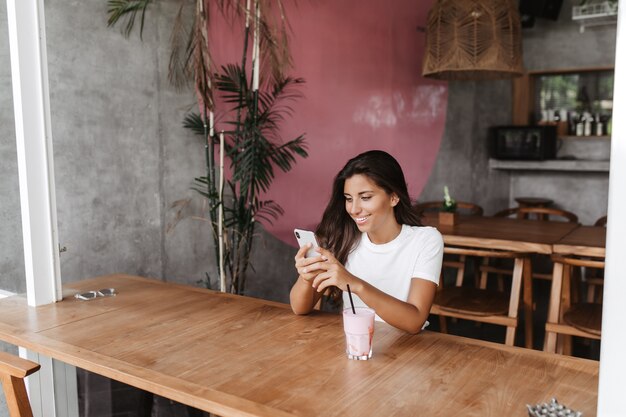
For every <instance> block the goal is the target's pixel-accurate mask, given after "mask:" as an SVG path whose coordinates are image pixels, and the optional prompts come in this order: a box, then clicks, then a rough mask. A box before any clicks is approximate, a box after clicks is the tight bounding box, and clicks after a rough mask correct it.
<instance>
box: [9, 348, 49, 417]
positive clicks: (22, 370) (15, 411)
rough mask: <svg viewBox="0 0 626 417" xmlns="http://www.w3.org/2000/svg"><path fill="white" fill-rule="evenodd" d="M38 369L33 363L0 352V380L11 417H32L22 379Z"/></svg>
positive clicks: (37, 365)
mask: <svg viewBox="0 0 626 417" xmlns="http://www.w3.org/2000/svg"><path fill="white" fill-rule="evenodd" d="M39 368H40V365H39V364H37V363H35V362H32V361H29V360H26V359H22V358H20V357H17V356H15V355H11V354H9V353H6V352H0V379H1V380H2V387H3V388H4V396H5V397H6V401H7V406H8V408H9V415H10V416H11V417H33V411H32V409H31V408H30V402H29V401H28V394H27V393H26V385H25V384H24V378H25V377H27V376H28V375H30V374H32V373H34V372H37V371H38V370H39Z"/></svg>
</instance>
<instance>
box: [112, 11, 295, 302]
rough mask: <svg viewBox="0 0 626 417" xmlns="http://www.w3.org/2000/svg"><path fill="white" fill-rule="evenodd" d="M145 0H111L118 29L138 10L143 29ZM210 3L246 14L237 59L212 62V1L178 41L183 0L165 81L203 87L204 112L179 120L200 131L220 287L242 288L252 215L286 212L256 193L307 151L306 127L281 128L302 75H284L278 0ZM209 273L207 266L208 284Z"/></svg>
mask: <svg viewBox="0 0 626 417" xmlns="http://www.w3.org/2000/svg"><path fill="white" fill-rule="evenodd" d="M150 3H151V0H109V3H108V5H109V25H110V26H112V25H115V24H116V23H117V22H119V21H120V20H122V19H126V22H125V26H124V30H123V33H124V34H125V35H126V36H128V35H129V34H130V33H131V31H132V29H133V26H134V21H135V19H136V18H137V15H138V13H139V12H141V27H140V33H141V31H142V30H143V25H144V19H145V13H146V9H147V7H148V6H149V4H150ZM213 4H214V5H215V6H216V7H217V9H218V10H220V11H221V12H222V14H223V16H225V17H226V18H229V19H233V20H236V19H237V18H238V17H241V18H243V19H244V21H245V26H244V45H243V51H242V58H241V63H240V64H230V65H225V66H222V67H221V68H220V69H219V71H213V70H212V65H211V60H210V53H209V49H208V48H209V39H208V37H207V30H208V24H209V12H208V10H209V8H208V6H207V4H206V2H205V1H203V0H197V1H196V8H195V13H194V16H193V19H192V23H191V30H189V32H188V33H189V36H188V38H187V41H186V42H185V43H184V47H183V46H182V45H183V41H182V40H183V39H184V36H183V34H184V32H185V30H184V28H185V25H184V24H183V21H184V17H183V16H184V13H183V12H184V7H185V2H184V1H181V7H180V9H179V11H178V14H177V16H176V19H175V24H174V29H173V35H172V37H171V39H172V42H173V44H172V54H171V56H170V81H171V82H172V83H173V84H174V85H176V86H182V85H184V84H185V83H186V82H187V81H188V80H189V79H193V80H194V86H195V90H196V92H198V93H199V94H200V97H201V101H202V103H201V109H202V110H203V114H202V115H200V114H196V113H192V114H189V115H187V116H186V118H185V120H184V126H185V127H187V128H190V129H192V130H194V131H195V132H196V133H199V134H201V135H202V136H203V139H204V147H205V160H206V175H204V176H199V177H197V178H195V185H194V187H193V189H194V190H196V191H197V192H198V193H200V194H201V195H202V196H203V197H205V198H206V199H207V201H208V202H209V205H208V219H209V220H210V224H211V230H212V237H213V241H214V243H215V247H216V248H219V250H216V261H217V264H218V265H219V266H220V289H221V291H226V290H227V289H228V291H230V292H233V293H237V294H243V293H244V290H245V280H246V272H247V269H248V266H249V265H250V254H251V252H252V248H253V242H254V237H255V231H256V223H257V221H258V220H260V221H265V222H271V221H272V220H273V219H275V218H277V217H278V216H279V215H281V214H282V213H283V211H282V208H281V207H280V206H279V205H278V204H277V203H275V202H274V201H272V200H262V199H261V196H262V194H263V193H265V192H266V191H268V189H269V188H270V185H271V183H272V181H273V179H274V176H275V172H274V167H278V168H279V169H281V170H282V171H284V172H287V171H289V170H290V169H291V168H292V166H293V164H294V163H295V161H296V156H301V157H306V156H307V152H306V145H305V141H304V136H303V135H300V136H298V137H297V138H295V139H293V140H290V141H287V142H283V141H282V139H281V137H280V135H279V125H280V122H281V121H282V120H284V119H285V117H286V116H289V115H290V114H291V108H290V107H289V105H288V102H289V101H291V100H294V99H296V98H298V96H299V94H298V92H297V90H296V89H295V87H296V86H297V85H298V84H301V83H302V82H303V80H302V79H300V78H292V77H286V76H284V75H283V73H284V70H285V68H286V67H287V66H288V65H289V63H290V56H289V53H288V44H287V33H286V17H285V14H284V9H283V5H282V2H281V0H245V1H244V0H214V1H213ZM262 10H263V13H261V11H262ZM273 12H275V13H273ZM276 15H277V16H278V17H276ZM250 40H252V50H251V53H250V55H251V58H252V65H251V71H250V76H249V77H248V75H247V73H246V70H245V69H246V68H247V65H246V64H247V59H248V55H249V51H248V50H249V47H248V46H249V43H250ZM262 52H264V54H263V56H262V55H261V54H262ZM262 58H264V59H262ZM262 60H263V61H264V62H267V63H268V65H265V66H264V67H263V68H264V71H263V74H264V75H267V76H265V77H263V80H261V72H262V71H261V65H260V64H261V61H262ZM215 89H217V91H218V92H219V94H220V96H221V97H220V98H221V101H220V102H221V103H223V104H224V105H225V106H229V107H230V108H228V109H226V111H223V112H222V113H223V115H224V119H225V120H226V122H225V125H227V126H229V127H230V129H229V130H224V131H223V132H222V133H221V140H218V138H217V137H216V135H215V134H214V123H213V120H214V112H215V104H214V103H215V101H214V99H213V96H214V94H215ZM218 144H219V145H221V147H223V151H222V152H221V155H220V157H222V158H223V157H224V156H227V157H228V158H229V159H230V168H231V173H232V177H231V179H230V180H228V181H226V183H227V185H228V191H229V192H228V195H229V196H228V198H225V197H224V194H223V187H224V183H223V182H222V181H221V180H222V178H223V177H222V175H220V178H219V179H218V178H217V175H216V168H217V167H216V165H215V162H214V156H215V150H214V149H215V147H216V146H217V145H218ZM219 168H220V169H223V166H221V167H219ZM175 204H176V205H178V206H179V207H182V206H184V204H180V202H177V203H175ZM177 217H178V216H177ZM209 278H210V277H209V276H208V274H207V280H206V283H207V285H208V283H209V282H210V279H209ZM227 278H228V279H227ZM227 281H228V282H227Z"/></svg>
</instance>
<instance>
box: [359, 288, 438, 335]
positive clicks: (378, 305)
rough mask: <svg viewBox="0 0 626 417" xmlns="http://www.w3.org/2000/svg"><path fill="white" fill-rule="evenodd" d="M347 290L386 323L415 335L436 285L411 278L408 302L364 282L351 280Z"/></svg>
mask: <svg viewBox="0 0 626 417" xmlns="http://www.w3.org/2000/svg"><path fill="white" fill-rule="evenodd" d="M354 278H355V279H354V280H353V282H352V283H350V290H351V291H352V292H354V293H355V294H356V295H358V296H359V298H360V299H361V300H363V302H364V303H365V304H367V305H368V306H369V307H371V308H373V309H374V310H375V311H376V314H378V316H379V317H380V318H382V319H383V320H385V321H386V322H387V323H389V324H391V325H392V326H394V327H397V328H398V329H401V330H404V331H406V332H408V333H412V334H417V333H419V332H420V330H422V326H423V325H424V323H425V322H426V319H427V318H428V314H429V313H430V307H431V306H432V304H433V300H434V299H435V292H436V291H437V286H436V285H435V283H434V282H431V281H428V280H425V279H420V278H413V279H411V287H410V289H409V297H408V300H407V301H406V302H405V301H401V300H398V299H397V298H395V297H392V296H391V295H389V294H386V293H384V292H383V291H381V290H379V289H378V288H376V287H374V286H373V285H371V284H368V283H367V282H365V281H363V280H361V279H359V278H356V277H354Z"/></svg>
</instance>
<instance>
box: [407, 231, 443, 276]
mask: <svg viewBox="0 0 626 417" xmlns="http://www.w3.org/2000/svg"><path fill="white" fill-rule="evenodd" d="M421 232H422V233H420V235H419V238H418V239H419V240H418V241H417V242H415V243H416V246H417V248H416V249H417V250H419V254H418V256H417V260H416V262H415V265H414V267H413V273H412V275H411V277H412V278H421V279H425V280H428V281H432V282H434V283H435V284H437V285H439V275H440V274H441V263H442V260H443V237H442V236H441V233H439V231H438V230H437V229H435V228H434V227H424V228H422V230H421Z"/></svg>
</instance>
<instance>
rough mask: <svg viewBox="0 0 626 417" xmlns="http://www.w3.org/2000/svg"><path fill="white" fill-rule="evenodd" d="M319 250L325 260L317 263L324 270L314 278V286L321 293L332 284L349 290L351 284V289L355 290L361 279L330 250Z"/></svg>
mask: <svg viewBox="0 0 626 417" xmlns="http://www.w3.org/2000/svg"><path fill="white" fill-rule="evenodd" d="M317 251H318V252H319V253H320V255H321V256H322V258H323V259H325V261H324V262H320V263H319V264H316V265H315V267H316V268H319V269H321V270H322V271H321V272H320V271H317V272H316V276H315V278H314V279H313V288H316V289H317V292H319V293H322V292H324V290H326V288H328V287H331V286H336V287H338V288H339V289H340V290H342V291H347V290H348V285H350V286H351V290H352V291H354V289H355V288H354V286H355V284H358V283H359V282H360V281H361V280H360V279H358V278H357V277H355V276H354V275H352V274H351V273H350V272H348V270H347V269H346V268H345V267H344V266H343V265H342V264H341V262H339V261H338V260H337V258H335V256H334V255H333V254H332V253H331V252H330V251H329V250H327V249H324V248H318V249H317Z"/></svg>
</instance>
